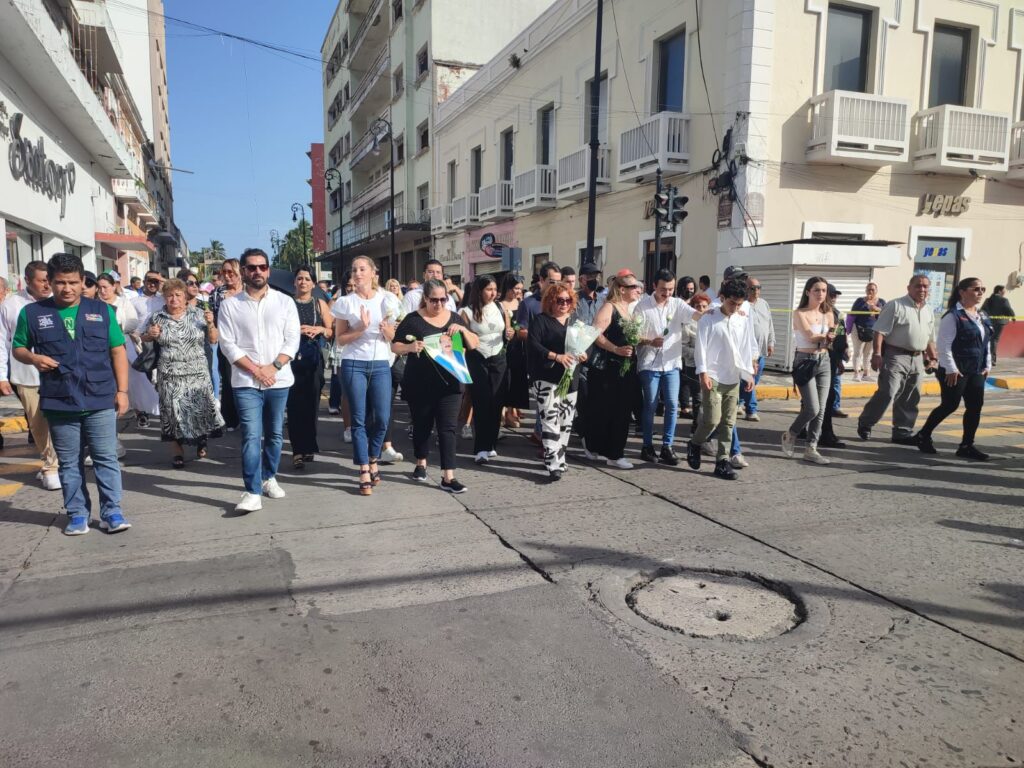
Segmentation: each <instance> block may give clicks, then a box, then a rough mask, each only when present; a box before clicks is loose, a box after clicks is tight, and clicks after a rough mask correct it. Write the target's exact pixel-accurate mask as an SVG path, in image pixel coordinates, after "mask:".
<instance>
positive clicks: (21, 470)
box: [0, 461, 43, 476]
mask: <svg viewBox="0 0 1024 768" xmlns="http://www.w3.org/2000/svg"><path fill="white" fill-rule="evenodd" d="M42 467H43V462H41V461H26V462H19V463H16V464H0V476H3V475H29V474H31V475H34V474H35V473H36V472H38V471H39V470H40V469H42Z"/></svg>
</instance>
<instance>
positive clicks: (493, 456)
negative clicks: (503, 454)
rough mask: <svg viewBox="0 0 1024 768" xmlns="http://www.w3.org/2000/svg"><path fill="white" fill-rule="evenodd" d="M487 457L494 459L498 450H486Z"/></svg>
mask: <svg viewBox="0 0 1024 768" xmlns="http://www.w3.org/2000/svg"><path fill="white" fill-rule="evenodd" d="M487 458H488V459H496V458H498V452H497V451H488V452H487Z"/></svg>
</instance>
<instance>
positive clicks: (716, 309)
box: [0, 248, 994, 535]
mask: <svg viewBox="0 0 1024 768" xmlns="http://www.w3.org/2000/svg"><path fill="white" fill-rule="evenodd" d="M270 276H271V264H270V260H269V259H268V257H267V255H266V254H265V253H264V252H263V251H261V250H259V249H255V248H251V249H248V250H246V251H245V252H244V253H243V254H242V255H241V257H240V258H239V259H228V260H226V261H225V262H224V263H223V265H222V266H221V268H220V270H219V272H218V273H217V275H215V276H214V278H213V281H212V282H211V283H205V284H204V283H202V282H201V281H200V280H199V278H198V277H197V276H196V275H195V274H193V273H192V272H190V271H188V270H183V271H182V272H180V273H179V274H178V275H177V276H176V277H174V278H171V279H164V278H163V277H162V276H161V275H160V274H158V273H156V272H150V273H148V274H147V275H146V276H145V278H144V280H142V281H138V278H133V280H132V282H131V283H130V284H129V285H122V284H121V278H120V276H119V275H118V274H117V273H116V272H113V271H111V272H106V273H104V274H102V275H99V276H96V275H93V274H92V273H89V272H86V271H85V270H84V268H83V265H82V262H81V260H80V259H79V258H78V257H76V256H74V255H71V254H56V255H55V256H53V257H52V258H51V259H50V260H49V261H48V262H45V263H44V262H41V261H35V262H31V263H30V264H29V265H28V266H27V267H26V269H25V274H24V283H23V286H24V287H23V289H22V290H20V291H18V292H17V293H16V294H12V295H11V296H9V297H7V299H6V300H5V301H4V302H3V303H2V305H0V393H3V394H5V395H10V394H12V393H13V392H16V394H17V396H18V397H19V399H20V401H21V403H22V406H23V407H24V410H25V415H26V419H27V421H28V424H29V428H30V433H31V435H30V439H31V441H33V442H34V444H35V446H36V448H37V449H38V451H39V453H40V457H41V459H42V468H41V469H40V471H39V476H38V477H39V480H40V482H41V484H42V486H43V488H46V489H48V490H58V489H59V490H62V492H63V497H64V507H65V510H66V511H67V514H68V517H69V520H68V524H67V526H66V527H65V533H67V534H69V535H74V534H82V533H86V532H88V530H89V524H90V519H91V517H92V502H91V499H90V496H89V493H88V490H87V489H86V484H85V476H86V471H85V467H86V466H88V465H91V466H92V467H93V470H94V474H95V479H96V485H97V488H98V491H99V526H100V528H101V529H103V530H106V531H109V532H116V531H121V530H125V529H126V528H129V527H130V524H129V523H128V521H127V520H126V519H125V517H124V514H123V510H122V508H121V495H122V494H121V472H120V464H119V461H118V459H119V457H120V456H121V455H123V453H124V449H123V448H122V447H121V445H120V443H119V441H118V439H117V417H118V416H123V415H124V414H126V413H127V412H128V411H129V410H131V411H134V413H135V418H136V420H137V423H138V426H139V427H140V428H143V429H144V428H146V427H148V426H149V423H150V419H156V418H158V419H159V424H160V435H161V439H162V440H163V441H165V442H167V443H168V444H169V447H170V462H171V466H172V467H174V468H182V467H184V466H185V464H186V461H187V460H188V458H187V456H186V449H189V450H194V453H195V457H196V458H197V459H203V458H205V457H206V456H207V455H208V451H209V446H210V444H209V441H210V440H212V439H215V438H218V437H220V436H221V435H222V434H223V432H224V431H225V430H228V431H232V430H236V429H238V430H240V431H241V438H242V451H241V456H242V480H243V484H244V492H243V493H242V498H241V500H240V501H239V502H238V504H237V506H236V511H237V512H239V513H248V512H253V511H255V510H258V509H260V508H261V507H262V503H263V497H264V496H266V497H268V498H271V499H279V498H282V497H284V496H285V491H284V489H283V488H282V487H281V485H280V484H279V483H278V480H277V474H278V468H279V464H280V461H281V453H282V449H283V446H284V438H285V422H286V420H287V428H288V439H289V442H290V444H291V445H290V447H291V453H292V467H293V470H296V471H302V470H304V469H305V468H306V467H307V466H308V465H309V464H310V463H311V462H314V461H316V458H317V454H318V453H319V452H320V447H319V444H318V441H317V432H318V420H319V416H320V411H321V408H320V401H321V396H322V393H323V390H324V387H325V385H326V384H327V376H326V375H325V367H326V368H327V372H328V373H329V378H330V384H329V387H330V388H329V396H328V411H329V413H331V414H339V413H340V414H341V415H342V418H343V420H344V428H343V434H344V440H345V442H346V443H351V446H352V448H351V450H352V460H353V463H354V465H355V467H356V469H357V472H358V480H357V481H356V482H357V488H358V492H359V494H361V495H364V496H369V495H371V494H372V493H373V491H374V489H375V488H376V487H378V486H379V485H380V484H381V482H382V475H381V471H380V465H381V464H382V463H398V462H402V461H404V457H403V456H402V454H401V453H399V452H398V451H397V450H395V448H394V446H393V444H392V437H393V435H392V432H393V425H394V421H393V419H392V406H393V403H394V402H395V400H396V398H397V397H399V396H400V397H401V399H402V400H404V401H405V403H406V404H407V406H408V410H409V414H410V420H411V427H410V428H409V433H410V437H411V440H412V446H413V462H412V470H411V477H412V479H413V480H416V481H420V482H424V481H427V480H428V463H429V459H430V454H431V450H432V447H433V446H435V445H436V447H437V463H438V465H439V469H440V483H439V486H440V488H441V489H442V490H445V491H448V492H450V493H462V492H463V491H465V490H466V486H465V485H463V484H462V483H461V482H460V481H459V480H458V478H457V477H456V474H457V466H456V464H457V450H456V449H457V441H458V439H459V438H460V436H461V437H463V438H471V439H472V440H473V450H472V453H473V455H474V461H475V462H476V463H477V464H479V465H486V464H488V463H489V462H491V461H493V460H494V459H495V458H497V456H498V453H497V450H498V439H499V434H500V430H501V427H502V426H503V425H504V426H506V427H512V428H515V427H519V426H521V424H522V419H523V411H524V410H527V409H529V408H530V406H531V398H532V401H533V403H534V404H535V407H536V419H535V421H534V425H533V431H532V432H531V433H530V435H529V439H530V440H531V441H532V442H534V443H535V444H536V445H537V446H538V449H539V453H540V455H541V458H542V461H543V466H544V471H545V472H546V476H547V479H548V480H549V481H557V480H559V479H560V478H561V477H562V476H563V474H564V473H565V472H566V471H567V470H568V469H569V464H568V461H567V448H568V446H569V442H570V438H571V435H572V433H573V432H575V433H576V434H577V435H579V437H580V439H581V442H582V449H583V450H582V454H583V456H584V457H585V459H586V460H587V461H590V462H600V463H604V464H606V465H608V466H610V467H612V468H614V469H618V470H629V469H631V468H633V467H634V464H633V461H632V460H631V459H630V458H629V457H627V442H628V437H629V435H630V432H631V430H632V429H634V424H636V425H637V427H638V429H639V431H640V433H641V435H642V445H641V449H640V452H639V459H640V460H641V461H643V462H654V463H660V464H664V465H667V466H677V465H679V463H680V458H679V457H678V456H677V454H676V450H675V446H676V444H677V442H676V429H677V424H678V423H679V420H680V419H683V420H684V421H689V422H690V424H691V427H690V431H691V434H690V438H689V440H688V441H687V442H686V448H685V461H686V463H687V464H688V465H689V466H690V467H691V468H693V469H699V468H700V467H701V463H702V455H707V456H713V457H714V474H715V475H716V476H718V477H721V478H723V479H733V478H735V477H736V473H737V470H740V469H743V468H744V467H747V466H749V463H748V462H747V459H746V458H745V457H744V454H743V450H742V445H741V441H740V434H739V430H738V429H737V428H736V419H737V417H738V416H739V415H744V416H745V419H746V420H748V421H753V422H756V421H758V420H759V419H760V416H759V415H758V403H757V397H756V390H755V386H756V384H757V383H758V381H759V380H760V377H761V375H762V373H763V371H764V366H765V362H766V360H767V359H769V358H771V357H772V356H773V355H774V352H775V348H776V322H775V318H774V315H773V311H772V308H771V307H770V306H768V304H767V302H766V301H765V300H764V299H763V298H762V297H761V284H760V281H759V280H758V279H757V277H756V275H751V274H748V273H747V272H746V271H745V270H744V269H742V268H741V267H738V266H733V267H729V268H727V269H726V271H725V274H724V278H723V281H722V282H721V284H720V285H719V287H718V288H717V290H712V289H711V288H710V280H709V279H708V278H707V277H702V278H701V279H700V281H696V282H695V281H694V280H693V279H692V278H690V277H682V278H680V279H678V280H677V278H676V276H675V275H674V274H672V273H671V272H669V271H667V270H662V271H659V272H658V273H656V274H655V275H654V279H653V282H652V284H651V285H650V286H649V288H650V291H649V292H645V290H644V288H645V286H644V285H643V283H642V282H641V281H640V280H639V279H638V278H637V277H636V275H634V274H633V272H631V271H630V270H628V269H624V270H621V271H619V272H617V273H616V274H615V275H613V276H611V277H610V279H609V280H608V281H607V282H605V280H604V279H603V275H602V273H601V270H600V268H599V267H598V266H597V265H595V264H584V265H583V266H582V268H581V269H580V271H579V274H578V275H577V273H576V271H575V270H574V269H572V268H568V267H566V268H560V267H559V266H558V265H557V264H555V263H552V262H549V263H546V264H543V265H542V266H541V267H540V268H539V270H538V274H537V275H536V276H535V283H534V284H533V285H530V286H527V284H526V283H525V282H524V281H523V279H522V278H520V277H518V276H516V275H514V274H506V275H505V276H504V277H503V278H502V280H501V281H500V283H499V282H497V281H496V280H495V278H494V277H492V276H489V275H482V276H480V277H478V278H477V279H476V280H475V281H474V282H473V283H472V285H470V286H468V287H467V290H466V291H465V293H463V291H462V290H461V289H460V288H459V287H457V286H456V285H454V284H453V283H452V281H451V280H449V279H446V277H445V275H444V270H443V266H442V264H441V263H440V262H438V261H435V260H430V261H428V262H427V264H426V267H425V269H424V273H423V281H422V283H420V282H418V281H412V282H410V283H409V284H408V285H406V286H404V287H403V286H401V285H400V284H399V283H398V282H397V281H395V280H389V281H387V282H386V283H385V285H383V286H381V285H380V284H379V282H378V276H377V268H376V265H375V263H374V262H373V260H371V259H369V258H367V257H364V256H357V257H356V258H354V259H353V260H352V264H351V269H350V270H349V271H348V272H347V273H346V274H345V276H344V278H343V279H342V280H341V281H340V284H339V286H338V288H337V289H336V290H335V289H332V286H331V285H330V284H328V283H326V282H321V283H319V284H317V283H316V278H315V275H314V273H313V271H312V270H311V269H310V268H309V267H299V268H298V269H296V270H295V272H294V275H293V278H294V285H293V289H292V293H291V294H289V293H285V292H282V291H278V290H273V289H271V287H270ZM136 281H138V282H136ZM929 288H930V286H929V280H928V277H927V276H925V275H915V276H914V277H913V278H912V279H911V281H910V285H909V286H908V289H907V294H906V295H905V296H902V297H900V298H898V299H895V300H892V301H889V302H886V301H884V300H883V299H881V298H879V296H878V289H877V286H876V285H875V284H874V283H871V284H869V285H868V286H867V288H866V290H865V294H864V296H863V297H860V298H858V299H857V300H856V302H854V305H853V311H852V312H850V313H849V315H848V317H846V318H844V317H843V316H842V314H841V313H840V312H839V310H838V309H837V308H836V305H835V302H836V298H837V297H838V296H839V295H840V292H839V291H838V290H837V289H836V288H835V286H833V285H830V284H829V283H828V281H827V280H825V279H824V278H821V277H812V278H810V279H809V280H807V283H806V285H805V286H804V288H803V291H802V293H801V295H800V298H799V303H798V306H797V307H796V309H795V310H793V311H792V313H789V312H787V313H786V319H787V320H790V319H791V329H789V331H788V332H791V333H792V338H793V341H794V349H795V352H794V357H793V360H792V368H793V383H794V387H795V388H796V389H798V390H799V394H800V402H801V407H800V412H799V414H798V415H797V417H796V418H795V420H794V421H793V423H792V424H791V425H790V426H789V428H788V429H787V430H785V431H784V432H783V433H782V435H781V437H780V438H779V444H780V448H781V450H782V452H783V453H784V454H785V455H786V456H794V455H795V452H796V449H797V445H798V443H800V442H801V441H802V443H803V451H802V453H801V456H802V458H803V459H804V460H806V461H808V462H811V463H813V464H828V463H829V462H830V459H829V458H828V457H826V455H825V454H823V453H821V450H820V449H822V448H831V449H842V448H844V447H846V446H845V444H844V443H843V442H842V441H840V440H839V439H838V438H837V436H836V434H835V432H834V431H833V427H832V422H833V419H834V418H844V417H846V414H845V413H843V411H842V410H841V408H840V404H841V397H840V387H839V381H840V376H841V375H842V373H843V371H844V370H845V369H846V368H847V367H848V366H849V367H850V368H851V369H852V371H853V378H854V380H855V381H870V380H873V377H874V376H875V375H876V374H877V377H878V387H877V390H876V391H875V392H874V394H873V395H872V397H871V399H870V400H869V401H868V402H867V404H866V405H865V407H864V409H863V411H862V413H861V414H860V416H859V418H858V419H857V428H856V429H857V434H858V436H859V437H860V438H861V439H863V440H867V439H869V438H870V434H871V430H872V429H873V428H874V426H875V425H876V424H877V423H878V421H879V420H880V419H881V418H882V416H883V414H884V413H885V412H886V411H887V410H888V408H889V407H890V405H891V406H892V409H893V415H892V424H893V429H892V441H893V442H895V443H899V444H906V445H913V446H916V447H917V448H918V449H919V450H920V451H922V452H924V453H936V448H935V445H934V443H933V441H932V434H933V433H934V430H935V429H936V428H937V427H938V425H939V424H940V423H941V422H942V421H943V420H944V419H945V418H947V417H948V416H949V415H951V414H952V413H953V412H954V411H956V410H957V408H958V407H959V406H960V404H961V402H963V404H964V406H965V414H964V418H963V437H962V440H961V444H960V447H959V449H958V450H957V452H956V453H957V456H959V457H963V458H966V459H971V460H978V461H984V460H986V459H987V458H988V456H987V455H986V454H985V453H983V452H982V451H980V450H979V449H978V448H977V447H976V446H975V445H974V436H975V433H976V431H977V428H978V423H979V420H980V415H981V409H982V405H983V402H984V392H985V380H986V376H987V373H988V371H989V370H990V369H991V367H992V364H993V361H994V351H993V350H994V345H993V337H994V327H993V323H992V322H991V321H990V319H989V317H988V315H987V314H986V313H985V311H984V310H983V309H982V308H981V303H982V299H983V297H984V294H985V288H984V286H983V285H982V283H981V281H980V280H978V279H976V278H966V279H964V280H961V281H960V282H959V283H958V284H957V285H956V286H955V288H954V290H953V291H952V294H951V296H950V298H949V303H948V308H947V310H946V312H945V313H944V314H942V316H941V319H937V318H936V317H935V315H934V314H933V311H932V308H931V306H930V304H929V303H928V292H929ZM527 289H528V290H527ZM929 371H934V372H935V375H936V377H937V379H938V382H939V385H940V387H941V400H940V404H939V406H938V407H937V408H935V409H934V410H933V411H932V413H931V414H930V415H929V416H928V417H927V419H926V421H925V423H924V426H923V427H922V428H921V429H920V430H919V431H916V432H915V425H916V422H917V417H918V409H919V401H920V391H921V385H922V383H923V381H924V378H925V376H926V373H927V372H929ZM657 415H661V416H662V417H663V418H662V423H661V431H660V432H661V433H660V435H658V436H657V437H658V440H657V442H656V434H655V420H656V416H657Z"/></svg>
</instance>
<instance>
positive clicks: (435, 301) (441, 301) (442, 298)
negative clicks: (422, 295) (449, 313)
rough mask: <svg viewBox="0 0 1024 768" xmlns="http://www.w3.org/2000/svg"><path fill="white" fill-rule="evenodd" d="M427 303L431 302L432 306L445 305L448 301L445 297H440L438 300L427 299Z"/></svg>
mask: <svg viewBox="0 0 1024 768" xmlns="http://www.w3.org/2000/svg"><path fill="white" fill-rule="evenodd" d="M427 301H429V302H430V303H431V304H444V303H445V302H447V301H448V299H447V298H445V297H444V296H439V297H438V298H436V299H435V298H433V297H431V298H429V299H427Z"/></svg>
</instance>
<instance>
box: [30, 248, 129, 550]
mask: <svg viewBox="0 0 1024 768" xmlns="http://www.w3.org/2000/svg"><path fill="white" fill-rule="evenodd" d="M84 273H85V269H84V267H83V266H82V260H81V259H80V258H78V257H77V256H74V255H72V254H70V253H58V254H56V255H54V256H53V258H51V259H50V261H49V262H48V264H47V275H48V277H49V280H50V287H51V288H52V290H53V296H51V297H50V298H48V299H43V300H42V301H37V302H35V303H33V304H27V305H26V306H25V307H24V308H23V309H22V310H21V314H19V315H18V324H17V326H16V327H15V330H14V339H13V342H12V348H13V350H14V351H13V355H14V357H15V359H16V360H18V361H19V362H21V363H25V364H26V365H32V366H35V368H36V369H37V370H38V371H39V407H40V408H41V409H42V411H43V414H44V415H45V416H46V420H47V421H48V422H49V423H50V436H51V438H52V440H53V447H54V450H55V451H56V452H57V459H58V461H59V462H60V467H59V469H58V472H59V474H60V482H61V490H63V492H64V508H65V510H67V513H68V517H69V518H70V520H69V522H68V524H67V526H66V527H65V528H64V533H66V534H67V535H69V536H77V535H81V534H83V533H88V532H89V518H90V517H91V515H92V501H91V500H90V498H89V491H88V490H87V489H86V486H85V464H84V461H85V450H84V449H85V448H88V449H89V453H90V454H91V455H92V462H93V468H94V471H95V473H96V486H97V487H98V488H99V493H100V529H101V530H104V531H107V532H108V533H116V532H117V531H123V530H125V529H126V528H130V527H131V525H129V523H128V521H127V520H125V519H124V515H123V514H122V512H121V465H120V464H118V462H117V416H120V415H123V414H124V413H125V411H127V410H128V356H127V355H126V354H125V348H124V333H123V332H122V331H121V327H120V326H119V325H118V324H117V320H116V319H115V316H114V308H113V307H112V306H110V305H109V304H106V303H104V302H102V301H99V300H96V299H87V298H85V297H84V296H82V288H83V287H84V284H85V283H84Z"/></svg>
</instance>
